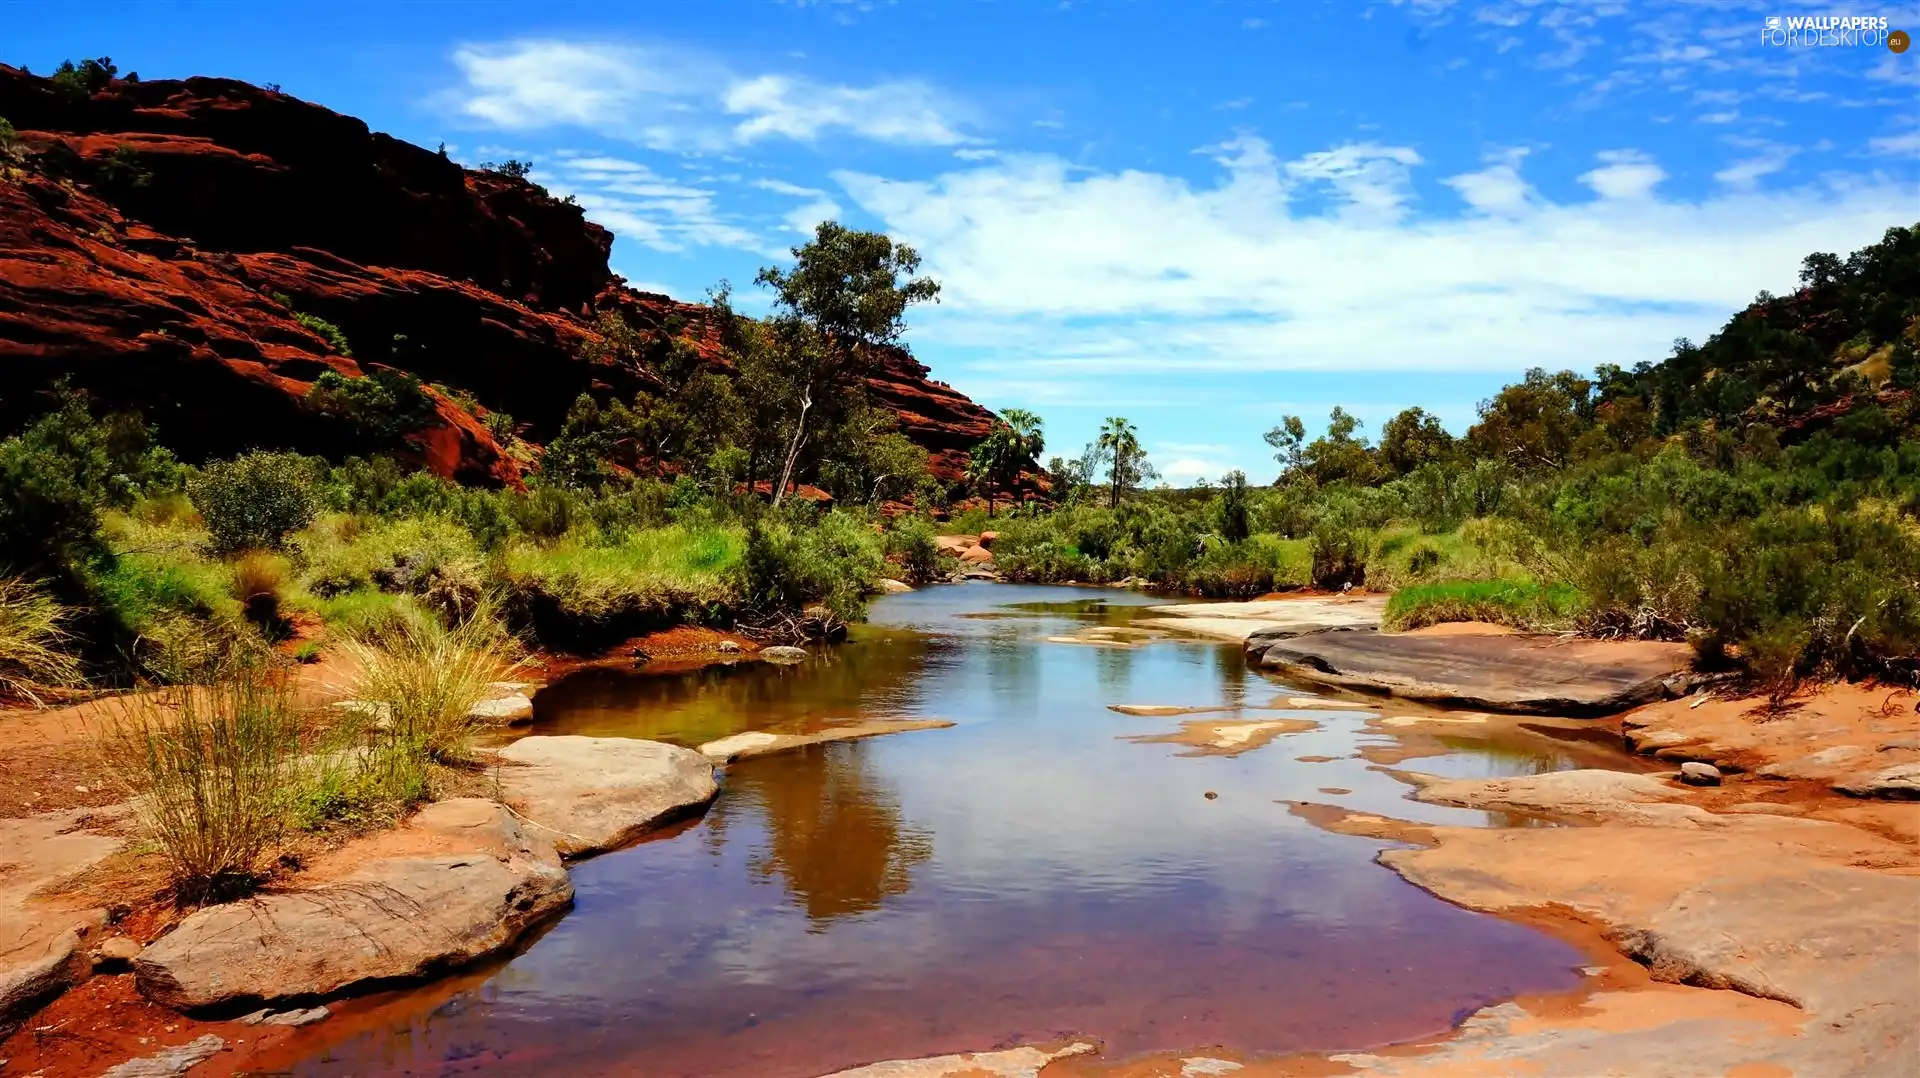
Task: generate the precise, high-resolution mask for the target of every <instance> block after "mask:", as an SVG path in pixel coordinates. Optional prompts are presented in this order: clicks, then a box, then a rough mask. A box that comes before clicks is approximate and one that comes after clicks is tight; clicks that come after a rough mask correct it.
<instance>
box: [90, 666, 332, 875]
mask: <svg viewBox="0 0 1920 1078" xmlns="http://www.w3.org/2000/svg"><path fill="white" fill-rule="evenodd" d="M100 741H101V749H102V755H103V757H104V759H105V760H106V762H107V764H108V766H109V768H110V769H111V770H112V772H113V774H114V775H115V777H116V778H117V779H118V781H119V782H120V784H121V785H122V786H123V787H124V788H125V790H126V792H127V794H128V795H129V796H130V797H131V798H133V802H134V806H135V809H136V811H137V814H138V818H139V821H140V825H141V828H142V830H143V831H144V832H145V834H146V837H147V838H148V839H149V840H151V841H152V842H153V843H154V844H155V845H157V846H158V847H159V848H160V850H161V851H162V852H163V853H164V854H165V855H166V858H167V861H168V863H169V865H170V868H171V873H172V878H173V885H174V895H175V900H176V902H178V903H179V904H181V905H196V904H200V903H206V902H217V901H223V900H226V899H229V898H232V897H234V896H236V895H239V894H243V893H245V892H246V891H248V890H250V889H252V888H253V887H254V886H255V885H257V884H258V883H259V882H260V880H261V879H262V861H263V860H264V858H265V857H266V855H267V853H268V852H269V851H270V850H271V849H272V848H273V847H274V845H275V844H276V843H277V842H278V840H279V839H280V837H281V835H282V833H283V832H284V830H285V821H286V817H287V810H288V808H289V806H290V804H291V803H292V799H293V798H294V797H295V796H296V789H295V788H296V787H297V782H296V781H295V779H296V778H297V769H296V761H297V760H298V757H299V753H300V724H299V720H298V716H297V713H296V711H295V708H294V701H293V693H292V689H291V686H290V685H289V684H288V682H287V680H286V678H285V677H284V676H283V675H281V674H279V673H277V672H274V671H271V670H268V669H266V668H264V667H261V666H257V665H252V664H245V665H239V666H235V667H230V668H228V669H227V670H225V671H224V672H223V673H222V675H221V676H220V677H219V678H218V679H217V680H215V681H213V682H212V683H210V684H205V685H183V686H179V687H177V688H174V689H170V690H167V691H165V692H163V693H141V694H137V695H135V696H132V697H128V698H126V700H125V701H124V705H123V709H122V711H121V713H120V714H119V715H118V716H116V717H115V718H114V720H113V721H112V723H111V724H110V726H109V727H108V728H107V729H106V730H105V731H104V732H103V734H102V736H101V739H100Z"/></svg>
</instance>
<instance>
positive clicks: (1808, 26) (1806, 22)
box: [1760, 15, 1912, 52]
mask: <svg viewBox="0 0 1920 1078" xmlns="http://www.w3.org/2000/svg"><path fill="white" fill-rule="evenodd" d="M1896 39H1897V40H1898V44H1895V41H1896ZM1760 44H1761V45H1764V46H1771V47H1774V48H1835V47H1840V48H1858V47H1859V46H1862V45H1866V46H1869V47H1872V48H1879V47H1880V46H1882V45H1885V46H1886V47H1887V48H1889V49H1892V50H1893V51H1894V52H1905V51H1907V46H1908V45H1910V44H1912V39H1911V38H1909V37H1908V36H1907V32H1906V31H1905V30H1889V29H1888V27H1887V20H1886V17H1885V16H1883V15H1787V16H1784V17H1783V16H1779V15H1769V16H1767V17H1766V24H1765V26H1764V27H1763V28H1762V29H1761V31H1760Z"/></svg>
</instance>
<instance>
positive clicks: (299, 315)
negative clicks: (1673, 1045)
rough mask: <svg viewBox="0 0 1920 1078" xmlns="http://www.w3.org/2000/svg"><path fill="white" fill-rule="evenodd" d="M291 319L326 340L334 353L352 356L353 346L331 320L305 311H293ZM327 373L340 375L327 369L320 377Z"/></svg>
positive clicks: (350, 357)
mask: <svg viewBox="0 0 1920 1078" xmlns="http://www.w3.org/2000/svg"><path fill="white" fill-rule="evenodd" d="M282 302H283V303H284V302H285V300H284V299H283V300H282ZM293 320H294V321H295V322H298V323H300V325H301V326H302V327H304V328H305V329H306V330H307V332H309V333H311V334H313V335H314V336H316V337H318V338H320V339H321V340H323V341H326V342H327V347H328V348H330V349H332V351H333V354H334V355H336V356H345V357H347V358H348V359H352V358H353V346H352V345H350V344H348V343H347V335H346V334H345V333H342V332H341V331H340V327H339V326H336V325H334V324H333V323H332V322H329V321H327V320H326V319H324V318H322V317H320V316H319V315H317V314H308V313H307V312H305V311H295V312H293ZM327 374H332V375H333V376H334V377H336V378H338V377H340V375H339V374H338V373H337V372H334V371H328V372H326V374H322V375H321V376H320V377H322V378H325V377H326V376H327ZM317 385H318V383H316V387H317Z"/></svg>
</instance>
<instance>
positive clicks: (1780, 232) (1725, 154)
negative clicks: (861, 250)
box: [0, 0, 1920, 482]
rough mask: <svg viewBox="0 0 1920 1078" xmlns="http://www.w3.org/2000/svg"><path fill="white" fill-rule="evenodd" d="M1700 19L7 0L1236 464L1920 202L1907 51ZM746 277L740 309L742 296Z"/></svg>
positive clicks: (1559, 6) (649, 248) (1277, 8)
mask: <svg viewBox="0 0 1920 1078" xmlns="http://www.w3.org/2000/svg"><path fill="white" fill-rule="evenodd" d="M1796 14H1841V15H1864V16H1884V17H1886V18H1887V19H1888V22H1889V26H1890V27H1891V28H1894V29H1899V28H1906V29H1908V30H1909V32H1920V7H1916V6H1915V5H1914V4H1911V3H1908V4H1867V5H1864V6H1860V7H1858V8H1847V9H1846V10H1844V11H1842V10H1837V9H1830V8H1824V7H1809V8H1806V9H1804V10H1803V9H1799V8H1792V7H1783V6H1779V5H1775V4H1768V3H1761V4H1751V3H1742V2H1726V3H1721V2H1714V0H1692V2H1684V3H1671V2H1670V3H1649V4H1639V3H1625V2H1621V3H1614V2H1607V0H1584V2H1580V3H1560V2H1557V0H1457V2H1456V0H1398V2H1378V3H1366V2H1362V0H1349V2H1333V0H1325V2H1312V0H1310V2H1259V0H1248V2H1232V3H1227V2H1220V3H1202V2H1198V0H1195V2H1188V3H1174V2H1148V0H1136V2H1120V0H1110V2H1101V0H1085V2H1064V3H1063V2H1058V0H1055V2H1050V3H1029V2H1020V0H998V2H948V3H940V2H927V3H916V2H911V0H902V2H899V3H891V4H889V3H879V2H872V3H866V2H855V3H833V2H812V3H774V2H765V0H760V2H732V0H711V2H699V3H696V2H691V0H688V2H674V3H641V4H635V3H627V4H599V3H570V4H540V5H535V4H516V3H462V2H436V3H414V4H408V3H391V4H379V5H350V4H330V5H302V6H298V7H295V6H294V5H269V4H248V3H220V4H189V3H165V2H149V3H140V4H124V5H114V4H109V3H105V2H90V3H77V2H73V0H63V2H59V3H51V4H33V3H15V4H11V5H9V7H8V19H9V23H10V26H9V33H8V37H7V42H6V44H5V46H4V48H3V49H0V52H3V53H4V55H0V59H4V60H6V61H7V62H9V63H15V64H19V63H26V64H28V65H30V66H31V67H32V68H33V69H34V70H36V71H41V72H45V71H47V70H50V69H51V68H52V66H53V65H54V64H55V63H56V62H57V61H58V60H59V59H61V58H63V57H66V56H69V55H75V56H77V55H82V54H85V55H98V54H103V53H104V54H109V55H112V56H113V57H114V59H115V60H116V61H117V62H118V63H119V64H120V65H121V67H122V68H123V69H128V68H133V69H138V70H139V71H140V72H141V73H142V74H143V75H145V76H147V77H179V76H186V75H193V74H209V75H226V76H232V77H237V78H243V79H248V80H250V81H254V82H276V83H279V84H281V86H282V87H283V88H284V89H285V90H287V91H288V92H290V93H294V94H297V95H299V96H301V97H304V98H308V99H310V100H314V101H318V102H320V103H322V104H325V105H327V106H329V107H332V108H334V109H337V110H339V111H342V112H346V113H350V114H353V115H356V116H359V117H361V118H363V119H365V120H366V121H367V122H368V123H369V124H370V125H372V126H373V127H374V128H375V129H377V130H384V131H387V132H390V133H392V134H394V135H397V136H399V137H401V138H405V139H409V140H411V141H414V142H417V143H420V144H422V145H427V146H432V145H434V144H436V143H438V142H442V141H444V142H445V143H447V144H448V146H449V148H450V150H451V151H452V152H453V153H454V155H455V156H456V157H458V158H459V159H461V160H464V161H467V162H469V163H477V162H479V161H482V160H488V159H498V158H501V157H504V156H509V155H511V156H516V157H522V158H531V159H532V160H533V161H534V162H535V165H536V172H535V178H536V179H538V180H540V181H541V182H543V183H545V184H546V185H547V186H548V187H549V188H551V189H553V190H555V191H557V192H564V193H571V194H574V195H576V196H577V197H578V198H579V199H580V200H581V201H582V202H583V203H584V204H585V205H586V206H587V207H588V209H589V216H591V217H593V218H594V219H596V220H598V221H600V222H602V223H603V224H606V225H607V226H609V227H610V228H612V229H613V230H614V231H615V233H616V235H617V236H618V239H617V241H616V243H615V246H614V257H613V262H614V268H615V269H616V270H617V271H618V272H620V273H622V274H624V275H625V276H626V277H628V278H629V279H630V280H631V281H632V282H633V283H634V284H636V285H638V286H641V287H650V288H654V289H657V290H661V291H666V292H669V293H671V294H673V295H675V296H678V297H681V298H686V299H698V298H699V297H700V296H701V295H702V294H703V293H704V291H705V290H706V288H707V287H708V286H710V285H711V284H712V283H713V282H715V281H717V280H719V279H721V278H728V279H730V280H732V281H733V282H734V284H735V286H736V288H737V289H739V291H740V292H742V293H749V294H750V293H752V292H753V291H754V290H753V288H752V286H751V280H752V277H753V273H754V271H755V269H756V268H758V267H759V266H761V265H764V264H767V263H769V262H771V261H775V260H777V259H780V258H782V257H784V253H785V249H786V248H787V247H789V246H791V245H792V244H793V243H795V242H797V241H798V240H799V239H800V238H801V235H802V233H803V232H804V231H806V230H809V229H810V227H811V225H812V224H813V223H814V222H815V221H818V220H820V219H822V218H823V217H834V218H837V219H839V220H841V221H842V222H843V223H847V224H850V225H855V226H860V227H867V228H879V229H884V230H886V231H888V232H890V233H892V234H893V235H895V236H896V237H897V238H900V239H903V240H906V241H907V242H910V243H913V244H915V245H916V246H918V247H919V248H920V250H921V252H922V254H923V255H924V256H925V258H926V264H927V269H928V270H929V271H931V272H932V273H933V274H934V275H935V276H936V277H938V278H939V279H940V280H941V281H942V282H943V284H944V286H945V294H944V296H943V302H942V303H941V304H940V305H939V306H938V307H930V308H922V309H918V310H916V311H915V312H914V314H913V315H912V317H911V320H910V321H911V327H912V328H911V331H910V333H909V336H908V343H909V344H910V345H911V346H912V347H913V349H914V351H915V353H916V354H917V355H919V356H920V357H921V359H923V360H924V361H926V362H927V363H928V364H929V365H931V366H932V367H933V370H934V377H936V378H939V379H942V380H945V381H948V382H950V383H952V384H953V385H955V386H957V387H959V388H960V389H962V390H964V391H965V392H967V393H969V394H971V395H972V396H973V397H974V398H975V399H977V400H979V401H981V402H982V403H984V404H986V405H988V406H989V407H992V408H996V409H997V408H1006V407H1010V406H1023V407H1027V408H1030V409H1033V410H1035V411H1038V412H1039V413H1041V415H1043V416H1044V417H1045V419H1046V421H1047V431H1048V436H1049V442H1050V445H1051V447H1052V448H1053V449H1054V450H1056V451H1068V452H1073V451H1076V450H1077V447H1078V446H1080V445H1081V444H1083V443H1084V442H1085V441H1086V440H1087V439H1088V438H1089V437H1091V436H1092V434H1093V432H1094V430H1095V429H1096V427H1097V425H1098V424H1099V422H1100V420H1101V419H1102V418H1103V417H1104V416H1107V415H1115V414H1117V415H1125V416H1127V417H1129V418H1131V419H1133V420H1134V421H1135V423H1137V424H1138V425H1139V427H1140V428H1141V431H1142V434H1143V436H1144V439H1145V441H1146V443H1147V445H1148V448H1149V449H1150V451H1151V452H1152V459H1153V460H1154V461H1155V462H1156V463H1157V464H1158V465H1159V467H1160V468H1161V470H1162V471H1163V472H1164V473H1166V474H1167V475H1168V476H1169V477H1170V478H1173V479H1176V480H1178V481H1182V482H1185V481H1189V480H1191V479H1192V478H1195V477H1198V476H1206V477H1209V478H1211V477H1217V476H1218V475H1219V474H1220V473H1221V472H1223V471H1225V470H1226V469H1228V468H1231V467H1240V468H1244V469H1246V470H1247V472H1248V473H1249V475H1250V476H1252V477H1253V478H1255V479H1266V478H1270V477H1271V476H1272V474H1273V472H1274V470H1275V469H1274V465H1273V464H1272V461H1271V458H1270V455H1269V453H1270V451H1269V450H1268V449H1267V448H1266V446H1265V445H1264V444H1263V443H1262V441H1261V438H1260V435H1261V433H1262V432H1263V431H1265V430H1266V429H1267V428H1268V427H1270V426H1272V425H1273V424H1274V423H1276V422H1277V421H1278V420H1279V418H1280V417H1281V416H1282V415H1284V414H1287V413H1298V414H1302V415H1304V416H1305V417H1307V419H1308V420H1309V425H1310V426H1313V425H1317V424H1318V423H1320V422H1323V421H1324V417H1325V414H1326V411H1327V409H1328V408H1329V407H1331V406H1332V405H1334V404H1344V405H1346V406H1347V407H1348V409H1349V410H1350V411H1353V412H1354V413H1355V414H1357V415H1358V416H1360V417H1361V418H1362V419H1363V420H1364V421H1366V423H1367V425H1368V430H1369V431H1377V429H1378V426H1379V424H1380V422H1381V421H1382V420H1384V419H1385V418H1386V417H1388V416H1390V415H1391V414H1392V413H1394V412H1395V411H1398V410H1399V409H1400V408H1403V407H1405V406H1407V405H1412V404H1419V405H1422V406H1424V407H1426V408H1427V409H1428V410H1430V411H1433V412H1437V413H1438V414H1439V415H1441V416H1442V417H1443V418H1444V419H1445V420H1446V421H1447V422H1448V425H1449V426H1451V427H1453V428H1454V429H1456V430H1463V429H1465V427H1466V426H1467V425H1468V424H1469V423H1470V422H1471V421H1472V418H1473V414H1474V406H1475V404H1476V402H1477V401H1479V400H1480V399H1482V398H1484V397H1485V396H1487V395H1488V394H1489V393H1491V392H1492V391H1493V390H1495V389H1497V388H1498V387H1499V386H1500V385H1501V384H1503V383H1504V382H1506V381H1509V380H1511V379H1513V378H1514V377H1516V376H1517V375H1518V374H1519V373H1520V372H1521V371H1522V370H1524V369H1525V368H1527V367H1529V366H1536V365H1538V366H1547V367H1552V368H1558V367H1572V368H1575V369H1580V370H1587V369H1591V368H1592V367H1593V366H1594V365H1595V364H1596V363H1602V362H1616V363H1622V364H1629V363H1632V362H1635V361H1637V360H1641V359H1658V358H1660V357H1661V356H1663V355H1664V354H1665V353H1666V352H1667V350H1668V346H1669V343H1670V342H1671V341H1672V339H1673V338H1675V337H1678V336H1690V337H1695V338H1700V337H1704V336H1706V335H1707V334H1708V333H1710V332H1711V331H1712V330H1713V329H1714V328H1715V327H1717V326H1718V325H1719V324H1720V323H1721V322H1723V321H1724V320H1725V318H1726V317H1727V315H1728V314H1729V313H1731V312H1732V311H1733V310H1735V309H1737V308H1739V307H1740V306H1742V305H1743V304H1744V303H1745V302H1747V301H1748V300H1749V299H1751V298H1752V296H1753V295H1754V293H1755V292H1757V291H1759V290H1760V289H1763V288H1765V289H1770V290H1773V291H1776V292H1778V291H1786V290H1789V289H1790V288H1791V287H1792V286H1793V283H1794V275H1795V271H1796V269H1797V267H1798V264H1799V260H1800V258H1801V257H1802V256H1803V255H1804V254H1805V253H1807V252H1809V251H1813V250H1833V251H1840V252H1845V251H1848V250H1851V249H1853V248H1855V247H1858V246H1860V245H1861V244H1863V243H1866V242H1870V241H1872V240H1873V239H1875V238H1877V237H1878V235H1879V234H1880V233H1881V232H1882V231H1884V230H1885V229H1886V228H1887V227H1888V226H1890V225H1893V224H1911V223H1914V222H1915V221H1920V50H1910V51H1909V52H1907V53H1906V54H1904V55H1895V54H1893V53H1892V52H1890V51H1889V50H1888V49H1886V48H1885V47H1884V46H1881V45H1878V44H1866V43H1861V44H1857V45H1853V46H1846V45H1841V46H1833V47H1819V48H1805V47H1800V48H1782V47H1769V46H1766V45H1763V44H1762V41H1761V39H1762V33H1761V31H1762V27H1763V26H1764V23H1765V18H1766V17H1767V16H1769V15H1779V16H1791V15H1796ZM741 298H742V300H743V301H746V300H749V299H750V296H748V295H743V296H742V297H741Z"/></svg>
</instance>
